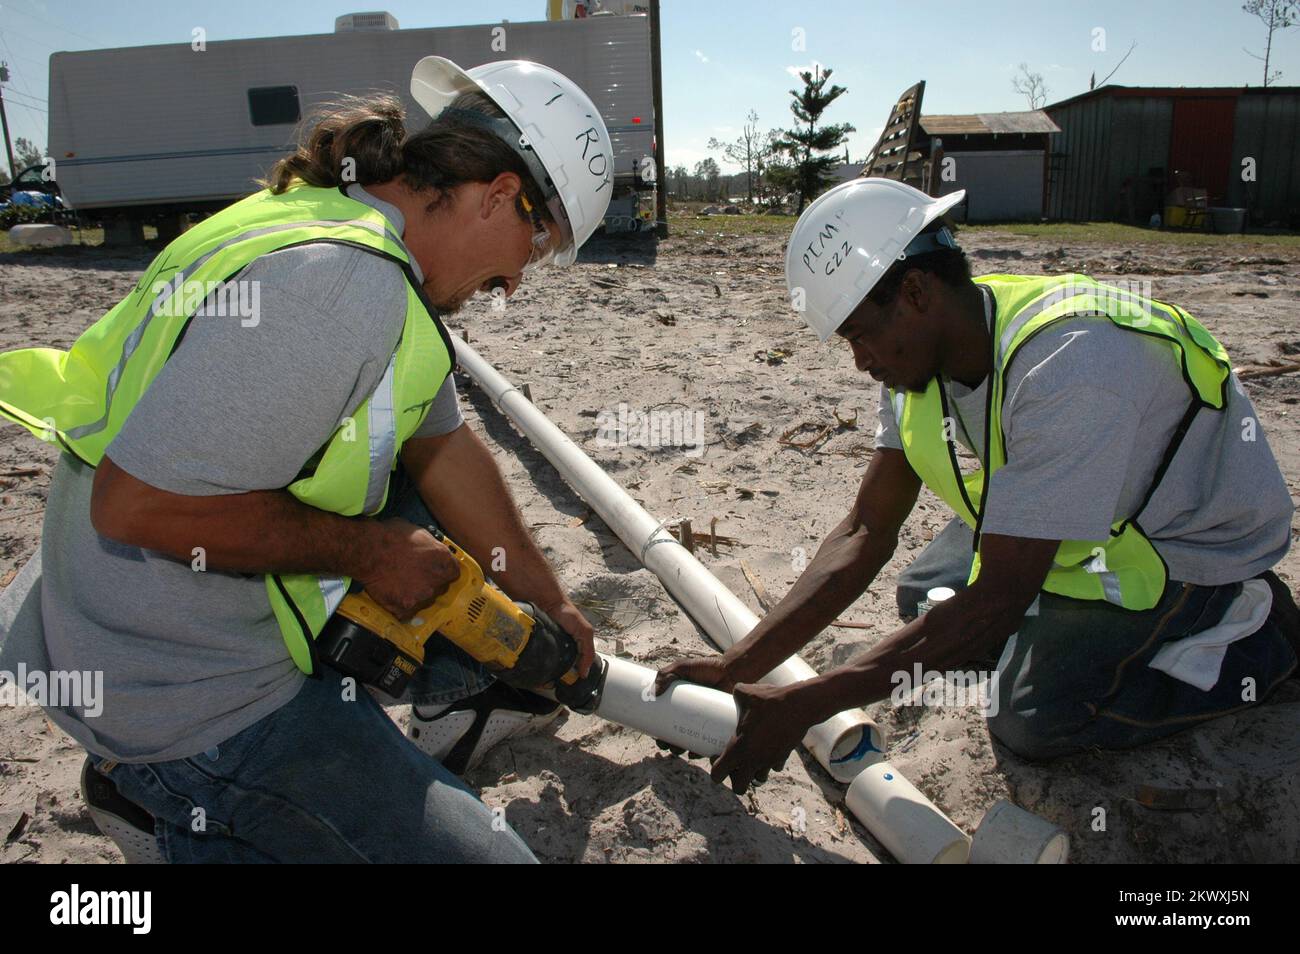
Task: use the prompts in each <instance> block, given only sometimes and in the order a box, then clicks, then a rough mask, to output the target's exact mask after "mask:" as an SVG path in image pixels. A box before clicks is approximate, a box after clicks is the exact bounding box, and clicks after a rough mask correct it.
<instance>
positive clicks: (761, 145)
mask: <svg viewBox="0 0 1300 954" xmlns="http://www.w3.org/2000/svg"><path fill="white" fill-rule="evenodd" d="M709 148H710V149H721V150H722V154H723V155H724V156H726V157H727V159H728V160H729V161H730V162H734V163H735V164H736V165H738V166H743V167H744V169H745V198H746V199H747V200H748V201H749V202H753V201H754V180H755V178H756V173H757V172H758V171H759V170H761V169H762V166H763V160H764V158H765V157H764V155H763V150H764V149H765V148H766V143H765V141H764V138H763V134H762V133H760V132H759V131H758V113H756V112H754V110H752V109H751V110H750V111H749V115H748V116H746V117H745V131H744V132H743V133H742V134H741V135H740V138H738V139H736V140H735V141H734V142H729V143H724V142H719V141H718V140H716V139H712V138H711V139H709Z"/></svg>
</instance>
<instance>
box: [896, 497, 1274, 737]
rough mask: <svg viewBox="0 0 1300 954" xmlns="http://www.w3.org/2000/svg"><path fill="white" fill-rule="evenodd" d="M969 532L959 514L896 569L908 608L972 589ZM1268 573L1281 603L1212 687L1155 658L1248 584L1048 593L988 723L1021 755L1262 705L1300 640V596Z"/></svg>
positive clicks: (1159, 731)
mask: <svg viewBox="0 0 1300 954" xmlns="http://www.w3.org/2000/svg"><path fill="white" fill-rule="evenodd" d="M971 539H972V537H971V531H970V528H968V527H967V526H966V525H965V524H964V523H962V522H961V521H960V520H958V519H957V518H955V517H954V518H953V521H952V523H950V524H949V525H948V526H947V527H946V528H944V530H943V532H942V533H940V534H939V535H938V536H936V537H935V538H934V540H932V541H931V542H930V544H929V545H928V546H927V547H926V548H925V550H923V551H922V552H921V555H920V556H919V557H918V558H917V559H916V561H915V562H914V563H913V564H912V565H911V566H909V567H908V568H907V569H906V570H905V571H904V572H903V573H902V574H901V575H900V576H899V581H898V604H899V610H900V614H902V615H904V616H906V615H908V614H907V612H906V611H907V610H908V609H910V611H911V615H914V614H915V612H916V601H917V599H919V598H924V596H925V591H926V590H927V589H929V588H930V587H934V586H950V587H952V588H953V589H955V590H961V589H964V588H965V585H966V579H967V577H968V576H969V575H970V568H971V559H972V552H971ZM1270 577H1271V579H1269V585H1270V587H1271V588H1272V590H1273V609H1272V612H1271V613H1270V615H1269V617H1268V619H1267V621H1266V622H1265V623H1264V626H1263V627H1262V628H1261V629H1259V630H1258V631H1257V632H1255V633H1253V634H1251V635H1250V636H1247V637H1245V638H1244V639H1239V640H1237V641H1236V642H1235V643H1232V644H1231V645H1230V646H1229V647H1228V651H1227V654H1226V655H1225V656H1224V659H1223V667H1222V670H1221V671H1220V675H1219V681H1218V682H1217V683H1216V684H1215V685H1214V687H1213V688H1212V689H1210V690H1209V691H1208V692H1206V691H1202V690H1200V689H1198V688H1196V687H1195V686H1192V685H1189V684H1188V683H1185V682H1181V681H1180V680H1177V679H1175V678H1173V677H1172V676H1170V675H1168V674H1166V673H1164V672H1161V671H1160V670H1157V669H1151V668H1150V667H1149V666H1148V665H1147V664H1148V663H1149V662H1150V661H1151V659H1152V658H1153V657H1154V656H1155V654H1156V653H1157V652H1158V651H1159V650H1160V648H1161V647H1162V646H1164V645H1165V644H1166V643H1171V642H1174V641H1176V640H1179V639H1182V638H1184V637H1186V636H1190V635H1193V634H1195V633H1198V632H1201V631H1202V630H1205V629H1208V628H1210V627H1211V626H1214V625H1215V624H1216V623H1218V622H1219V621H1220V620H1221V619H1222V617H1223V614H1224V612H1225V611H1226V610H1227V608H1228V606H1229V605H1230V604H1231V603H1232V601H1233V600H1235V599H1236V598H1237V596H1238V595H1239V594H1240V592H1241V584H1240V583H1230V584H1226V585H1223V586H1194V585H1192V584H1190V583H1179V582H1175V581H1170V582H1169V584H1168V585H1167V586H1166V587H1165V592H1164V593H1163V595H1162V596H1161V599H1160V602H1159V603H1157V604H1156V606H1155V607H1154V608H1152V609H1149V610H1142V611H1133V610H1126V609H1122V608H1120V607H1118V606H1113V605H1111V604H1109V603H1106V602H1104V601H1101V600H1076V599H1069V598H1067V597H1064V596H1057V595H1055V594H1052V593H1041V594H1040V595H1039V599H1038V611H1037V614H1036V615H1030V616H1026V617H1025V619H1024V622H1023V624H1022V625H1021V627H1020V629H1019V631H1018V632H1017V633H1015V634H1014V635H1013V636H1012V637H1011V638H1010V639H1009V640H1008V641H1007V643H1006V646H1005V647H1004V648H1003V652H1002V657H1001V659H1000V660H999V665H998V682H997V692H998V697H997V708H996V710H993V711H994V712H995V713H996V714H994V715H991V716H990V718H989V720H988V722H989V731H990V732H991V733H992V734H993V735H994V737H996V738H997V739H998V740H999V741H1001V742H1002V743H1003V744H1004V745H1006V746H1007V748H1009V749H1011V750H1012V751H1013V752H1015V753H1017V754H1018V755H1021V756H1024V757H1026V758H1035V759H1044V758H1055V757H1057V756H1062V755H1069V754H1072V753H1075V752H1079V751H1082V750H1084V749H1088V748H1093V747H1097V748H1103V749H1125V748H1132V747H1133V746H1137V745H1142V744H1143V743H1146V742H1150V741H1153V740H1155V739H1159V738H1163V737H1165V736H1168V735H1172V734H1173V733H1175V732H1179V731H1181V730H1183V729H1187V728H1190V727H1192V726H1195V725H1199V724H1200V723H1202V722H1205V721H1207V720H1209V719H1214V718H1217V717H1219V716H1222V715H1227V714H1228V713H1230V712H1237V711H1239V710H1242V709H1245V708H1248V707H1250V706H1252V705H1257V704H1258V703H1259V702H1262V701H1263V700H1264V699H1265V698H1267V696H1268V695H1269V694H1270V693H1271V692H1272V691H1273V690H1274V689H1275V688H1276V687H1277V686H1278V685H1279V684H1281V682H1282V681H1283V680H1284V679H1286V678H1287V677H1288V676H1289V675H1290V674H1291V673H1292V672H1293V671H1294V670H1295V668H1296V650H1295V645H1296V642H1297V640H1300V633H1297V632H1295V630H1296V628H1297V620H1298V619H1300V613H1298V612H1297V610H1296V606H1295V602H1294V599H1293V597H1292V595H1291V594H1290V593H1289V592H1288V591H1287V590H1286V588H1285V586H1284V584H1282V582H1281V581H1280V580H1278V579H1277V577H1276V576H1274V575H1273V574H1272V573H1268V574H1265V578H1270ZM918 594H919V595H918Z"/></svg>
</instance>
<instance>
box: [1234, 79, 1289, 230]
mask: <svg viewBox="0 0 1300 954" xmlns="http://www.w3.org/2000/svg"><path fill="white" fill-rule="evenodd" d="M1297 143H1300V94H1287V93H1251V92H1249V91H1248V92H1246V93H1244V94H1243V95H1242V96H1241V97H1240V98H1239V99H1238V100H1237V121H1236V131H1235V135H1234V137H1233V147H1232V157H1233V161H1232V168H1231V169H1230V170H1229V176H1228V202H1229V204H1230V205H1233V206H1238V207H1241V208H1248V209H1250V210H1251V213H1252V220H1253V224H1257V225H1267V224H1269V223H1280V224H1282V225H1289V226H1290V227H1291V228H1300V221H1297V218H1298V217H1300V145H1297ZM1246 158H1251V159H1254V160H1255V162H1254V175H1255V181H1254V182H1245V181H1243V180H1242V160H1243V159H1246Z"/></svg>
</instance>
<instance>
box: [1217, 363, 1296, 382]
mask: <svg viewBox="0 0 1300 954" xmlns="http://www.w3.org/2000/svg"><path fill="white" fill-rule="evenodd" d="M1232 370H1233V372H1234V373H1235V374H1236V375H1237V377H1238V378H1241V379H1242V380H1243V381H1245V380H1249V379H1250V378H1275V377H1277V376H1278V375H1282V374H1294V373H1295V372H1297V371H1300V362H1292V363H1290V364H1285V363H1283V362H1281V361H1277V360H1276V359H1274V360H1271V361H1269V362H1268V364H1266V365H1250V366H1247V367H1241V368H1233V369H1232Z"/></svg>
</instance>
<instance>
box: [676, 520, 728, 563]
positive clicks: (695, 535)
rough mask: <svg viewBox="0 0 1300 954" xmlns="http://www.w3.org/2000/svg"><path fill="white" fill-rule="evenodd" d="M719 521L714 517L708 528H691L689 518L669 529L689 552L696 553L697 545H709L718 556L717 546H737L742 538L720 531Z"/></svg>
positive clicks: (711, 550)
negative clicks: (723, 533) (728, 535)
mask: <svg viewBox="0 0 1300 954" xmlns="http://www.w3.org/2000/svg"><path fill="white" fill-rule="evenodd" d="M717 522H718V518H717V517H714V518H713V519H712V520H711V521H710V522H709V529H708V530H693V529H691V522H690V521H689V520H683V521H682V522H681V523H679V524H678V525H677V526H675V527H671V528H669V529H670V530H671V531H672V533H673V535H674V536H675V537H676V538H677V542H678V543H680V544H681V545H682V546H684V547H685V548H686V551H687V552H688V553H694V552H695V547H696V545H697V544H698V545H700V546H707V547H708V548H709V552H710V553H712V554H713V555H714V556H717V555H718V550H717V548H718V546H719V545H722V546H724V547H736V546H740V545H741V543H740V540H739V539H737V538H736V537H727V536H723V535H722V534H721V533H718V532H717Z"/></svg>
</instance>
